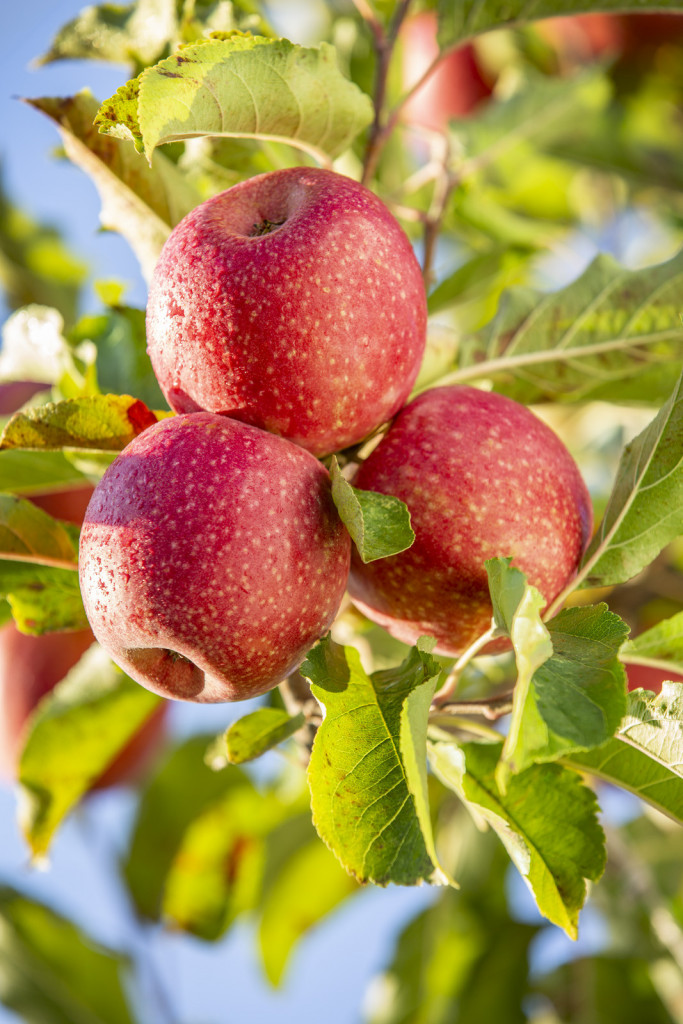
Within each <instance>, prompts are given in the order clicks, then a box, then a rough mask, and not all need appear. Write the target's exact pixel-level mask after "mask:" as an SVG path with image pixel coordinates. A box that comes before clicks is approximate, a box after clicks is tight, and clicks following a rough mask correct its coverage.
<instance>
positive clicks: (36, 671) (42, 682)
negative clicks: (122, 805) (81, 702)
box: [0, 622, 166, 789]
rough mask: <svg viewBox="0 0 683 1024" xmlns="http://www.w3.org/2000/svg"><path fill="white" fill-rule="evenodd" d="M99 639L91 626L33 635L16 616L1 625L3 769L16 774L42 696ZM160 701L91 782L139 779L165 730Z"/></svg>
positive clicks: (0, 752)
mask: <svg viewBox="0 0 683 1024" xmlns="http://www.w3.org/2000/svg"><path fill="white" fill-rule="evenodd" d="M93 642H94V637H93V635H92V633H91V631H90V630H89V629H81V630H77V631H76V632H73V633H46V634H44V635H43V636H28V635H27V634H25V633H21V632H20V631H19V630H18V629H17V627H16V626H15V625H14V623H13V622H8V623H7V624H6V625H4V626H3V627H2V628H1V629H0V774H2V776H3V777H5V778H9V779H14V778H16V774H17V765H18V762H19V757H20V755H21V751H22V748H23V745H24V734H25V729H26V725H27V721H28V719H29V717H30V715H31V713H32V712H33V710H34V708H35V707H36V705H37V704H38V702H39V701H40V699H41V698H42V697H44V696H45V695H46V694H48V693H50V691H51V690H52V689H53V688H54V687H55V686H56V685H57V683H58V682H60V680H61V679H63V678H64V676H65V675H66V674H67V673H68V672H69V671H70V670H71V669H72V668H73V667H74V665H75V664H76V662H77V661H79V659H80V658H81V656H82V655H83V654H84V653H85V651H86V650H87V649H88V647H90V645H91V644H92V643H93ZM165 711H166V706H165V705H161V706H160V707H159V709H158V710H157V711H155V712H154V713H153V714H152V715H150V717H149V718H148V719H147V721H146V722H145V723H144V724H143V725H142V726H141V727H140V729H139V730H138V731H137V732H136V733H135V734H134V735H133V736H132V737H131V739H130V740H129V742H128V743H127V744H126V746H124V747H123V748H122V749H121V751H120V753H119V754H118V755H117V757H116V758H115V759H114V760H113V761H112V762H111V764H110V765H109V767H108V768H107V769H106V770H105V772H104V773H103V774H102V776H101V777H100V778H99V779H98V780H97V782H96V783H95V784H94V786H93V787H92V788H97V789H100V788H103V787H105V786H114V785H117V784H119V783H122V782H128V781H132V780H133V779H135V778H136V777H137V776H138V775H139V773H140V772H141V771H142V770H143V769H144V767H145V765H146V764H147V763H148V761H149V759H150V758H151V757H153V756H154V754H155V753H156V752H157V751H158V750H159V748H160V746H161V743H162V742H163V738H164V735H165V722H164V715H165Z"/></svg>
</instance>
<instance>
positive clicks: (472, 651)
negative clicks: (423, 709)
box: [432, 622, 498, 714]
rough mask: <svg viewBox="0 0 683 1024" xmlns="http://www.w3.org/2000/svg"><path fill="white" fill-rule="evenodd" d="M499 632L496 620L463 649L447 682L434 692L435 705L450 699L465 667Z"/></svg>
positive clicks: (433, 703) (433, 704)
mask: <svg viewBox="0 0 683 1024" xmlns="http://www.w3.org/2000/svg"><path fill="white" fill-rule="evenodd" d="M497 633H498V628H497V626H496V624H495V622H494V623H492V624H491V626H490V627H489V628H488V629H487V630H486V632H485V633H482V634H481V636H478V637H477V639H476V640H475V641H474V643H472V644H470V646H469V647H468V648H467V650H465V651H463V653H462V654H461V655H460V657H459V658H458V660H457V661H456V663H455V665H454V666H453V668H452V669H451V671H450V672H449V674H448V677H447V679H446V682H445V683H444V685H443V686H442V687H441V689H440V690H439V692H438V693H435V694H434V699H433V700H432V706H433V707H440V706H441V705H443V704H444V703H445V702H446V701H447V700H448V698H449V697H450V696H451V694H452V693H453V690H454V689H455V687H456V686H457V684H458V679H459V678H460V675H461V673H462V670H463V669H464V668H465V666H466V665H468V664H469V662H470V661H471V660H472V658H474V657H475V655H477V654H478V653H479V651H480V650H481V649H482V647H486V645H487V644H488V643H489V642H490V641H491V640H493V639H494V637H495V636H496V635H497ZM465 703H466V704H469V702H467V701H466V702H465ZM477 703H481V701H479V702H477ZM472 713H473V714H480V713H481V712H478V711H477V712H472Z"/></svg>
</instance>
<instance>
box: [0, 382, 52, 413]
mask: <svg viewBox="0 0 683 1024" xmlns="http://www.w3.org/2000/svg"><path fill="white" fill-rule="evenodd" d="M48 387H49V385H48V384H41V383H39V382H38V381H33V380H11V381H7V382H6V383H4V384H0V416H10V415H11V414H12V413H13V412H16V411H17V409H20V408H21V407H22V405H24V404H25V403H26V402H28V401H30V399H31V398H33V396H34V395H37V394H38V392H40V391H47V389H48Z"/></svg>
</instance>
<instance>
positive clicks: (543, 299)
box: [440, 253, 683, 402]
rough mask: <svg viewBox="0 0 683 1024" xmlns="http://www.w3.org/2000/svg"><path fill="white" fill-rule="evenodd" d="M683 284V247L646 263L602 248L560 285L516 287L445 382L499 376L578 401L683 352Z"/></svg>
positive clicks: (519, 393)
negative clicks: (623, 259)
mask: <svg viewBox="0 0 683 1024" xmlns="http://www.w3.org/2000/svg"><path fill="white" fill-rule="evenodd" d="M681 287H683V253H679V254H678V255H677V256H675V257H674V258H673V259H671V260H669V261H668V262H667V263H661V264H659V265H657V266H654V267H647V268H645V269H644V270H626V269H624V268H623V267H622V266H620V265H619V264H618V263H617V262H616V261H615V260H614V259H613V258H612V257H611V256H606V255H600V256H598V257H596V259H595V260H594V261H593V262H592V263H591V265H590V266H589V267H588V268H587V269H586V270H585V271H584V273H583V274H582V275H581V276H580V277H579V278H577V279H576V280H575V281H573V282H572V283H571V284H570V285H568V286H567V287H566V288H563V289H561V290H559V291H556V292H551V293H549V294H548V293H540V292H535V291H533V290H531V289H528V288H512V289H510V290H509V291H507V292H505V293H504V294H503V297H502V299H501V302H500V306H499V309H498V313H497V314H496V316H495V317H494V319H493V320H492V321H491V323H490V324H489V325H488V326H487V327H485V328H484V329H483V330H482V331H481V332H480V333H479V335H478V336H477V338H476V339H474V340H473V341H472V343H469V344H466V345H464V346H463V360H462V363H461V366H460V368H459V369H457V370H455V371H454V372H453V373H451V374H448V375H447V376H446V377H444V378H443V379H442V381H441V382H440V383H456V382H463V381H468V380H482V379H487V378H489V379H491V378H492V379H494V380H495V381H496V389H497V390H500V391H502V392H504V393H505V392H507V393H510V394H511V396H512V397H514V398H516V399H517V400H520V401H526V402H530V401H535V400H539V399H541V398H545V399H551V400H567V401H579V400H581V399H583V398H586V397H588V396H590V394H591V392H592V391H593V389H595V388H596V387H601V388H604V387H605V385H607V384H610V383H612V384H614V383H617V382H623V381H628V380H629V379H630V378H632V377H633V375H634V374H636V373H641V372H642V371H644V370H647V369H648V368H649V367H650V366H652V365H655V364H661V363H663V362H669V363H671V364H672V366H673V365H674V364H675V363H676V362H677V361H680V360H681V359H682V358H683V324H682V322H681V316H680V313H681V310H680V302H679V300H678V296H679V294H680V290H681Z"/></svg>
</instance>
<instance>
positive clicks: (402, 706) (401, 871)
mask: <svg viewBox="0 0 683 1024" xmlns="http://www.w3.org/2000/svg"><path fill="white" fill-rule="evenodd" d="M432 645H433V642H430V643H429V644H427V643H425V640H424V638H423V639H422V640H421V641H418V646H417V647H414V648H413V649H412V650H411V652H410V654H409V655H408V657H407V658H406V660H405V661H404V662H403V664H402V665H400V666H399V667H398V668H394V669H388V670H386V671H383V672H375V673H373V675H372V676H368V675H367V674H366V673H365V671H364V670H363V668H362V666H361V663H360V657H359V655H358V652H357V651H356V650H355V649H354V648H353V647H341V646H339V645H338V644H335V643H334V642H333V641H332V640H330V639H324V640H321V641H320V642H319V643H318V644H317V645H316V646H315V647H314V648H313V649H312V650H311V651H310V652H309V654H308V658H307V660H306V661H305V662H304V664H303V665H302V667H301V669H300V672H301V673H302V675H304V676H305V677H306V678H307V679H310V681H311V683H312V687H311V688H312V692H313V695H314V696H315V698H316V700H318V701H319V702H320V703H321V704H322V705H323V706H324V708H325V717H324V720H323V723H322V725H321V726H320V728H319V730H318V732H317V735H316V738H315V742H314V744H313V752H312V754H311V762H310V766H309V771H308V780H309V786H310V789H311V807H312V810H313V820H314V824H315V826H316V828H317V830H318V833H319V835H320V837H321V838H322V839H323V840H324V841H325V842H326V843H327V845H328V846H329V847H330V849H331V850H332V852H333V853H334V854H335V855H336V856H337V857H338V858H339V860H340V861H341V863H342V864H343V866H344V867H345V868H346V870H347V871H348V872H349V873H350V874H352V875H353V876H354V877H355V878H357V879H358V881H359V882H370V881H371V882H375V883H376V884H378V885H386V884H387V883H388V882H395V883H397V884H399V885H415V884H417V883H418V882H420V881H423V880H424V881H432V882H439V883H441V882H442V881H443V880H444V878H445V876H444V875H443V873H442V872H441V870H440V868H439V865H438V861H437V858H436V853H435V850H434V840H433V837H432V833H431V825H430V820H429V809H428V807H427V804H426V799H427V795H426V790H427V773H426V764H425V761H426V758H425V753H426V746H425V745H426V735H427V713H428V710H429V704H430V702H431V698H432V696H433V694H434V690H435V688H436V681H437V678H438V675H439V671H440V669H439V665H438V664H437V663H436V662H435V661H434V660H433V659H432V658H431V657H430V655H429V654H428V653H427V648H428V647H430V648H431V646H432Z"/></svg>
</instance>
